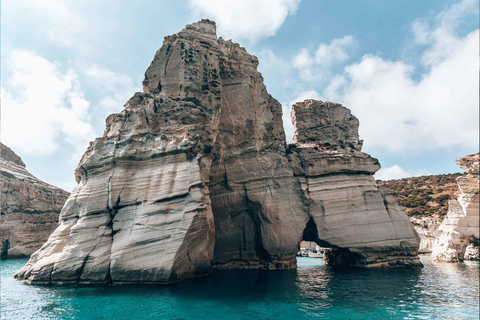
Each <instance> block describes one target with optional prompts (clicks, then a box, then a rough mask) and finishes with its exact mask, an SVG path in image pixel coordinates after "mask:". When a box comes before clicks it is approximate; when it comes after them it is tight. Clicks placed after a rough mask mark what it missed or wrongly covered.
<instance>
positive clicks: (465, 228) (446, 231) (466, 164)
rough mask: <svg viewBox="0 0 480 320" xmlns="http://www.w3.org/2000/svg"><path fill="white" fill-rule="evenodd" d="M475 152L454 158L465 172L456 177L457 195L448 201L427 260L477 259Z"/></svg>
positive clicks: (479, 239) (477, 174) (479, 175)
mask: <svg viewBox="0 0 480 320" xmlns="http://www.w3.org/2000/svg"><path fill="white" fill-rule="evenodd" d="M479 155H480V154H479V153H476V154H472V155H469V156H466V157H463V158H459V159H457V160H456V161H457V164H458V166H459V167H460V168H462V169H463V170H464V171H465V172H466V174H465V175H463V176H460V177H458V178H457V184H458V188H459V192H460V195H459V196H458V198H457V199H456V200H450V201H449V202H448V213H447V217H446V218H445V220H443V222H442V224H441V225H440V227H439V228H438V232H439V233H440V235H439V236H438V238H437V239H436V241H435V244H434V247H433V251H432V256H431V258H430V259H431V260H433V261H441V262H459V261H463V260H480V256H479V245H480V236H479V233H480V230H479V228H480V226H479V219H480V216H479V183H480V170H479V163H480V161H479Z"/></svg>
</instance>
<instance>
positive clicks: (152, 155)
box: [16, 20, 416, 284]
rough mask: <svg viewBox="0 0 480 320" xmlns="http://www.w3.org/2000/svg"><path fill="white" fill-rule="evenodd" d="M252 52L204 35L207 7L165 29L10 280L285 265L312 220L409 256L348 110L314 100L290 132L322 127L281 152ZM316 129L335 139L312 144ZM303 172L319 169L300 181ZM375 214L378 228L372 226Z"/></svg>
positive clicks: (160, 279) (172, 274)
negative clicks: (37, 246) (47, 228)
mask: <svg viewBox="0 0 480 320" xmlns="http://www.w3.org/2000/svg"><path fill="white" fill-rule="evenodd" d="M257 65H258V60H257V58H256V57H255V56H252V55H250V54H248V53H247V52H246V51H245V49H244V48H242V47H240V46H239V45H238V44H235V43H233V42H231V41H224V40H223V39H221V38H219V39H217V37H216V35H215V24H214V23H213V22H211V21H208V20H202V21H200V22H198V23H194V24H192V25H188V26H187V27H186V28H185V29H184V30H182V31H181V32H179V33H177V34H175V35H173V36H168V37H166V38H165V41H164V44H163V46H162V48H160V50H159V51H157V53H156V54H155V57H154V60H153V62H152V63H151V65H150V67H149V68H148V70H147V71H146V73H145V80H144V82H143V86H144V92H142V93H136V94H135V95H134V96H133V97H132V98H131V99H130V100H129V101H128V102H127V103H126V105H125V109H124V110H123V111H122V112H121V113H119V114H113V115H111V116H109V117H108V119H107V128H106V131H105V134H104V136H103V137H101V138H98V139H96V140H95V141H94V142H92V143H91V145H90V147H89V148H88V150H87V151H86V153H85V154H84V156H83V158H82V160H81V161H80V164H79V166H78V168H77V170H76V177H77V181H78V183H79V184H78V186H77V188H75V190H74V191H73V192H72V194H71V196H70V197H69V199H68V201H67V203H66V204H65V207H64V208H63V210H62V213H61V216H60V226H59V227H58V228H57V230H56V231H55V232H54V234H53V235H52V236H51V237H50V239H49V241H48V242H47V244H46V245H45V246H44V247H42V249H41V250H39V251H37V252H36V253H35V254H34V255H33V256H32V258H31V259H30V261H29V262H28V263H27V265H26V266H25V267H24V268H22V269H21V270H20V271H19V272H18V273H17V275H16V277H17V279H21V280H26V281H28V282H33V283H115V284H118V283H129V282H136V283H167V282H172V281H177V280H181V279H186V278H190V277H194V276H198V275H204V274H208V273H210V272H211V270H212V268H264V269H276V268H294V267H295V266H296V259H295V255H296V252H297V251H298V247H299V244H300V242H301V241H302V239H304V238H306V237H312V235H311V234H310V233H311V231H312V230H314V229H315V228H313V227H312V226H315V224H316V226H318V230H321V232H323V230H327V231H328V232H327V233H319V234H321V235H322V237H323V236H324V235H325V239H323V238H322V241H331V242H329V243H331V244H332V245H333V246H338V247H340V246H345V247H342V248H341V249H342V250H347V251H348V252H349V253H350V252H352V254H354V255H355V257H356V258H358V259H355V264H362V265H375V264H377V265H380V264H382V263H387V264H388V263H390V265H396V263H397V262H398V261H403V260H405V259H407V260H408V259H410V261H413V262H412V264H415V263H416V260H415V259H416V258H415V257H414V256H413V255H414V251H415V250H414V248H413V247H411V246H410V242H409V241H410V240H411V239H412V238H413V239H414V236H413V231H412V230H411V228H410V229H409V228H408V226H409V224H408V223H407V224H406V225H405V227H406V229H402V228H400V227H399V225H400V224H402V223H403V222H404V219H403V218H404V217H405V218H406V216H405V214H404V213H403V212H402V211H401V209H399V208H398V207H396V206H395V204H394V202H393V200H392V199H393V198H391V197H389V196H387V195H384V194H382V193H381V191H380V190H378V188H377V187H376V185H375V183H374V180H373V177H372V174H373V172H375V171H376V170H378V168H379V167H380V166H379V164H378V161H377V160H376V159H374V158H371V157H370V156H368V155H366V154H364V153H362V152H360V151H359V150H360V149H359V148H361V141H360V140H358V120H357V119H356V118H355V117H354V116H352V115H351V113H350V111H349V110H348V109H346V108H343V107H341V106H339V105H336V104H331V106H330V107H329V108H330V110H329V111H328V112H323V111H324V110H313V111H315V112H317V111H318V112H319V113H318V116H317V118H315V119H314V120H315V121H320V123H323V122H326V123H327V125H324V128H323V129H322V128H320V129H315V130H314V129H312V128H311V126H310V124H309V125H303V126H302V129H301V130H299V132H303V130H304V131H305V132H312V133H311V134H312V135H319V134H320V133H322V132H328V139H327V138H326V140H325V141H320V140H318V139H314V140H312V141H309V143H310V144H311V147H310V144H309V145H308V146H307V145H305V147H304V148H302V147H300V146H299V147H297V148H296V149H295V150H293V149H292V150H289V151H287V146H286V141H285V134H284V130H283V124H282V108H281V105H280V103H278V101H277V100H275V99H274V98H273V97H272V96H270V95H269V94H268V92H267V90H266V88H265V85H264V84H263V78H262V76H261V74H260V73H259V72H258V71H257ZM299 118H303V116H301V115H297V123H300V122H303V121H307V119H302V120H298V119H299ZM322 121H323V122H322ZM312 125H315V124H314V123H313V122H312ZM317 127H318V125H317ZM338 130H344V132H342V133H340V131H338ZM299 137H300V135H299ZM320 142H321V145H322V146H325V147H326V146H327V143H328V144H329V146H330V147H331V146H332V145H333V144H335V145H338V146H339V148H340V149H341V150H330V151H328V150H326V151H322V152H320V151H318V150H317V149H318V148H317V147H316V146H317V145H318V144H319V143H320ZM318 176H321V177H320V178H319V177H318ZM315 179H323V180H322V182H321V183H320V182H319V183H320V184H319V185H316V186H315V188H314V189H315V190H314V189H308V190H307V189H306V187H305V184H306V183H310V182H312V183H314V184H316V183H317V180H315ZM323 182H325V184H324V183H323ZM339 186H340V188H339ZM341 186H343V187H341ZM322 188H323V189H322ZM342 188H343V189H342ZM342 190H343V191H342ZM315 192H318V194H315V196H311V195H309V193H315ZM337 193H338V194H337ZM337 197H340V198H344V199H345V201H347V203H345V204H343V203H342V204H340V205H339V204H338V203H337V202H338V201H336V200H335V199H336V198H337ZM323 202H325V203H326V204H327V207H328V212H329V213H330V212H332V214H334V215H336V217H334V218H333V220H330V218H327V217H326V216H325V214H324V213H325V210H324V209H321V208H322V206H323ZM385 203H386V204H387V206H386V205H385ZM356 205H360V206H361V209H359V210H353V209H351V208H350V207H353V206H356ZM387 207H388V208H387ZM345 210H346V212H343V211H345ZM402 215H403V216H402ZM352 218H354V219H353V222H352V223H350V222H348V221H347V222H345V221H343V220H342V219H347V220H349V219H352ZM407 222H408V220H407ZM352 224H353V225H355V224H361V226H360V225H359V226H357V228H355V226H353V225H352ZM373 224H376V226H373ZM345 226H347V228H348V230H346V231H345V232H344V231H342V230H344V227H345ZM377 226H380V227H381V228H384V227H386V228H388V230H387V231H385V232H383V233H381V234H380V235H378V236H377V237H376V238H373V239H372V238H371V235H370V234H371V233H372V232H373V233H374V234H375V233H376V232H377V231H375V230H376V228H377ZM329 228H332V231H329ZM338 231H342V233H339V234H338ZM391 232H394V233H395V234H394V235H393V236H392V235H390V234H391ZM387 233H388V234H389V235H388V236H385V235H386V234H387ZM369 235H370V236H369ZM344 237H345V238H346V239H344ZM355 237H357V240H358V239H360V240H359V241H357V242H355V241H354V240H355ZM382 237H383V238H382ZM377 238H378V239H377ZM380 238H382V239H381V240H379V239H380ZM319 241H320V240H319ZM375 241H380V242H378V243H377V244H376V245H372V243H374V242H375ZM402 246H403V247H402ZM400 248H403V249H400ZM361 250H370V251H369V252H368V254H366V253H365V252H363V251H362V253H361V254H358V252H360V251H361ZM411 255H412V256H411Z"/></svg>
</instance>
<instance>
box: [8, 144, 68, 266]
mask: <svg viewBox="0 0 480 320" xmlns="http://www.w3.org/2000/svg"><path fill="white" fill-rule="evenodd" d="M0 148H1V154H0V173H1V176H2V177H1V180H0V192H1V207H0V222H1V223H0V234H1V243H2V247H1V258H2V259H6V258H24V257H29V256H30V255H31V254H32V253H34V252H35V251H37V250H38V249H39V248H40V247H41V246H42V245H43V244H44V243H45V242H46V241H47V239H48V237H49V236H50V234H51V233H52V232H53V231H54V230H55V229H56V228H57V226H58V216H59V214H60V210H61V209H62V206H63V204H64V203H65V201H66V200H67V197H68V192H66V191H64V190H62V189H60V188H57V187H54V186H52V185H49V184H47V183H45V182H43V181H41V180H39V179H37V178H36V177H34V176H33V175H32V174H30V173H29V172H28V171H27V169H26V166H25V163H23V161H22V159H21V158H20V157H19V156H18V155H16V154H15V153H14V152H13V151H12V150H11V149H10V148H8V147H7V146H5V145H4V144H0Z"/></svg>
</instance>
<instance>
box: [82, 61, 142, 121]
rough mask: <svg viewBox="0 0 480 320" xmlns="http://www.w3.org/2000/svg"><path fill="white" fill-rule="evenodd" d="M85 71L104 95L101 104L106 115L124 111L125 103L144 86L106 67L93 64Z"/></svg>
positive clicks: (91, 81) (90, 80)
mask: <svg viewBox="0 0 480 320" xmlns="http://www.w3.org/2000/svg"><path fill="white" fill-rule="evenodd" d="M84 73H85V75H86V76H87V77H88V81H89V82H90V83H91V84H92V85H94V86H95V87H96V88H98V91H99V92H100V93H101V94H102V95H104V97H103V98H102V99H101V100H100V102H99V105H100V107H101V108H102V110H103V111H104V112H103V113H105V116H107V115H108V114H110V113H113V112H117V113H118V112H120V111H122V110H123V105H124V104H125V103H126V102H127V101H128V99H129V98H130V97H132V96H133V94H134V93H135V92H137V91H142V88H141V87H140V86H138V85H136V84H135V82H134V81H133V79H132V78H130V77H129V76H127V75H124V74H120V73H116V72H113V71H111V70H108V69H106V68H102V67H99V66H96V65H93V66H90V67H88V68H86V69H85V72H84Z"/></svg>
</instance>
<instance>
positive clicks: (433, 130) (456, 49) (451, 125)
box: [324, 0, 479, 154]
mask: <svg viewBox="0 0 480 320" xmlns="http://www.w3.org/2000/svg"><path fill="white" fill-rule="evenodd" d="M469 3H471V1H469V0H466V1H464V2H463V3H462V4H459V5H454V6H452V7H451V8H449V9H447V10H445V11H444V12H442V13H441V14H439V15H438V16H437V17H436V18H435V21H434V24H435V25H437V26H438V27H437V28H433V29H432V28H430V27H429V26H428V25H426V24H425V23H423V25H422V26H421V27H420V26H419V23H418V21H416V22H415V23H414V24H413V25H412V28H413V31H414V33H415V36H416V39H417V40H418V42H422V43H428V46H427V48H426V49H425V51H424V54H423V59H422V61H423V66H424V67H428V69H427V70H428V71H427V72H425V73H424V74H423V75H422V77H421V78H420V79H419V80H417V79H415V78H414V75H413V72H414V71H415V67H414V66H413V65H408V64H406V63H405V62H403V61H389V60H385V59H382V58H380V57H378V56H373V55H365V56H364V57H363V58H362V59H361V61H359V62H357V63H354V64H351V65H349V66H347V67H345V72H344V74H343V75H341V76H337V77H335V78H334V79H333V80H332V81H331V83H330V85H329V87H328V88H327V89H326V90H325V91H324V93H325V94H326V96H327V98H328V99H329V100H336V101H339V102H341V103H343V104H344V105H345V106H346V107H348V108H350V109H352V112H353V113H354V114H355V115H356V116H357V117H358V118H359V119H360V135H361V138H362V139H365V146H366V147H368V148H369V149H371V148H381V149H384V150H387V151H389V152H393V153H396V154H403V153H405V152H420V151H424V152H425V151H429V150H433V149H439V148H451V147H459V146H460V147H465V148H471V149H473V150H474V149H476V148H478V144H479V140H478V139H479V129H478V118H479V112H478V105H479V94H478V93H479V92H478V87H479V82H478V81H479V76H478V47H479V31H478V29H477V30H475V31H473V32H471V33H469V34H468V35H466V36H463V37H460V36H457V35H456V34H455V32H454V31H455V26H456V25H458V23H459V22H458V21H457V20H458V19H460V18H461V17H463V16H461V15H460V13H459V12H463V13H464V14H467V11H466V10H460V9H457V8H458V7H457V6H460V7H462V8H464V6H466V4H469ZM451 12H455V14H453V13H451ZM468 13H470V12H468ZM447 16H448V17H449V18H448V19H447V18H446V17H447ZM452 16H454V17H455V19H457V20H455V19H453V18H452ZM442 30H443V31H442ZM445 30H448V32H447V31H445ZM438 34H443V35H448V36H446V37H441V36H438ZM453 43H454V44H455V45H452V44H453Z"/></svg>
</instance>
